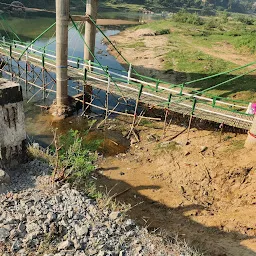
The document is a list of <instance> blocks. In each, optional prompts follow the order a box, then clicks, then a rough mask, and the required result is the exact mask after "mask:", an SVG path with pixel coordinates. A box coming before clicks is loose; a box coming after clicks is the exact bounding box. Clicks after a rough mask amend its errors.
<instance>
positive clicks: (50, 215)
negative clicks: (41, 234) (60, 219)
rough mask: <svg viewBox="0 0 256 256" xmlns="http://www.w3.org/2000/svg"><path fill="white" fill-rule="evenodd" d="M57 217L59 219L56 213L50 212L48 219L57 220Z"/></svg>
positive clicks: (50, 220)
mask: <svg viewBox="0 0 256 256" xmlns="http://www.w3.org/2000/svg"><path fill="white" fill-rule="evenodd" d="M56 219H57V215H56V213H53V212H49V213H48V214H47V220H48V221H49V222H52V221H55V220H56Z"/></svg>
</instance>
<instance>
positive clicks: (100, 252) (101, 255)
mask: <svg viewBox="0 0 256 256" xmlns="http://www.w3.org/2000/svg"><path fill="white" fill-rule="evenodd" d="M106 255H107V253H106V252H104V251H99V253H98V254H97V256H106Z"/></svg>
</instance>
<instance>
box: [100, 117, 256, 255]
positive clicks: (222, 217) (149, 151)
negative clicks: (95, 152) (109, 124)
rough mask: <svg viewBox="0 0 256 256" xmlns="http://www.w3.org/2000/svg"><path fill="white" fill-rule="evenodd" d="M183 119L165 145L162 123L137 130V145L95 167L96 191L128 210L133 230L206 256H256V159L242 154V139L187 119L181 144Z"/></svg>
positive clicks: (170, 130)
mask: <svg viewBox="0 0 256 256" xmlns="http://www.w3.org/2000/svg"><path fill="white" fill-rule="evenodd" d="M186 119H187V118H185V119H183V121H180V122H179V123H180V125H177V124H172V125H170V126H169V128H168V130H167V132H166V136H165V138H162V136H163V123H162V122H159V123H151V122H150V123H148V124H147V125H146V127H145V126H144V127H142V126H141V127H139V128H138V133H139V136H140V142H139V143H135V144H133V145H132V146H131V148H130V150H129V151H128V152H127V153H126V154H119V155H117V156H113V157H108V158H106V159H104V160H103V161H102V162H101V163H100V169H99V170H100V171H99V176H98V177H97V179H98V180H97V184H98V186H99V187H100V188H101V190H103V191H108V192H109V194H110V195H114V198H116V199H117V200H118V201H121V202H125V203H127V204H130V205H131V210H130V211H129V214H130V215H131V217H133V218H135V219H137V221H138V222H139V223H140V224H142V225H145V226H149V227H150V228H152V230H154V229H158V228H164V229H165V230H167V231H169V232H170V233H171V234H175V235H178V236H179V238H181V239H185V240H186V241H188V242H189V243H190V244H191V245H194V246H196V247H198V248H199V249H200V250H201V251H203V252H204V253H205V255H218V256H220V255H221V256H224V255H228V256H229V255H230V256H231V255H232V256H249V255H250V256H252V255H256V221H255V220H256V211H255V210H256V158H255V152H254V151H253V150H251V151H248V150H247V149H245V148H244V147H243V143H244V141H245V138H246V136H247V135H246V134H236V133H234V132H226V131H225V129H226V128H224V133H223V134H221V133H220V129H219V128H218V127H212V126H211V127H212V128H210V126H207V125H205V124H204V123H202V121H201V122H200V120H194V123H193V126H194V127H193V128H192V130H191V131H190V134H189V140H188V143H186V141H187V137H188V131H187V130H185V129H186V127H187V123H188V120H186ZM182 123H183V124H182ZM201 123H202V125H201ZM181 124H182V125H181ZM202 126H203V129H202ZM180 133H181V134H180ZM179 134H180V135H179ZM177 135H178V136H177ZM176 136H177V137H176ZM175 137H176V138H175ZM173 138H175V139H173ZM186 144H187V145H186Z"/></svg>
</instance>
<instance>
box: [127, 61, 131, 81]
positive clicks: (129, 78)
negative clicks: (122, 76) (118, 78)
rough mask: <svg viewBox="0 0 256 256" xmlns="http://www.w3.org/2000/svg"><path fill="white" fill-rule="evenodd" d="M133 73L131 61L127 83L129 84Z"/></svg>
mask: <svg viewBox="0 0 256 256" xmlns="http://www.w3.org/2000/svg"><path fill="white" fill-rule="evenodd" d="M131 75H132V64H131V63H130V65H129V70H128V76H127V83H128V84H130V80H131Z"/></svg>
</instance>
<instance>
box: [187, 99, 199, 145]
mask: <svg viewBox="0 0 256 256" xmlns="http://www.w3.org/2000/svg"><path fill="white" fill-rule="evenodd" d="M195 108H196V98H194V100H193V105H192V111H191V115H190V118H189V124H188V134H187V139H186V143H185V144H186V145H187V144H188V140H189V134H190V129H191V124H192V119H193V115H194V112H195Z"/></svg>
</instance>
